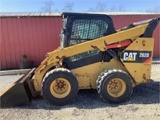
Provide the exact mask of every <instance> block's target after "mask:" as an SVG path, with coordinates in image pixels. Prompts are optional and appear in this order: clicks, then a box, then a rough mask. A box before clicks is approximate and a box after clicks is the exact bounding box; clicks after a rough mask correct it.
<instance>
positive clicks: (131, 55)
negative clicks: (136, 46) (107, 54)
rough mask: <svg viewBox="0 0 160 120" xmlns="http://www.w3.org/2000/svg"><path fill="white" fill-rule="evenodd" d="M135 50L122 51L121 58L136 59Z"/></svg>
mask: <svg viewBox="0 0 160 120" xmlns="http://www.w3.org/2000/svg"><path fill="white" fill-rule="evenodd" d="M136 56H137V53H136V52H124V53H123V60H124V61H136Z"/></svg>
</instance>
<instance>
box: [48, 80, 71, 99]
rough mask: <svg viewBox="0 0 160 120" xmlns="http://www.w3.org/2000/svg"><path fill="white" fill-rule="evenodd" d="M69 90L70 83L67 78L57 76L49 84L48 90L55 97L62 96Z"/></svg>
mask: <svg viewBox="0 0 160 120" xmlns="http://www.w3.org/2000/svg"><path fill="white" fill-rule="evenodd" d="M70 91H71V85H70V83H69V82H68V80H67V79H64V78H57V79H55V80H53V82H52V83H51V85H50V92H51V94H52V95H53V96H54V97H56V98H64V97H66V96H67V95H68V94H69V93H70Z"/></svg>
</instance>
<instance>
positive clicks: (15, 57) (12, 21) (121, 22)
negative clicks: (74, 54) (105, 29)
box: [0, 13, 160, 70]
mask: <svg viewBox="0 0 160 120" xmlns="http://www.w3.org/2000/svg"><path fill="white" fill-rule="evenodd" d="M106 14H107V13H106ZM108 14H109V15H110V16H111V17H112V19H113V21H114V23H115V28H116V29H119V28H121V27H123V26H126V25H128V24H130V23H132V22H136V21H141V20H145V19H150V18H155V17H160V14H147V13H145V14H144V13H141V14H140V13H108ZM61 26H62V20H61V16H60V14H56V13H52V14H49V13H47V14H39V13H0V70H1V69H7V68H18V67H19V62H20V61H21V60H22V55H23V54H26V55H27V56H28V59H29V60H33V61H34V64H35V66H38V65H39V64H40V62H41V61H42V60H43V59H44V57H45V55H46V53H47V52H49V51H52V50H54V49H56V48H57V47H58V46H59V34H60V29H61ZM153 36H154V38H155V46H154V57H160V48H159V46H160V24H159V25H158V27H157V28H156V30H155V31H154V35H153Z"/></svg>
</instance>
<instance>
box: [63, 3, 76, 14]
mask: <svg viewBox="0 0 160 120" xmlns="http://www.w3.org/2000/svg"><path fill="white" fill-rule="evenodd" d="M73 7H74V3H73V2H66V3H65V6H64V8H63V11H66V12H72V11H74V10H73Z"/></svg>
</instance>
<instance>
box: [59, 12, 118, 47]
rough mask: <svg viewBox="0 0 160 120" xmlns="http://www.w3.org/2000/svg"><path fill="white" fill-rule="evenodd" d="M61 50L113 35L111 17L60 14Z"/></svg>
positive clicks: (113, 29)
mask: <svg viewBox="0 0 160 120" xmlns="http://www.w3.org/2000/svg"><path fill="white" fill-rule="evenodd" d="M62 19H63V27H62V31H61V48H65V47H68V46H71V45H75V44H78V43H82V42H85V41H89V40H93V39H96V38H100V37H102V36H105V35H109V34H112V33H115V32H116V31H115V28H114V25H113V21H112V19H111V17H109V16H108V15H104V14H87V13H62Z"/></svg>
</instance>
